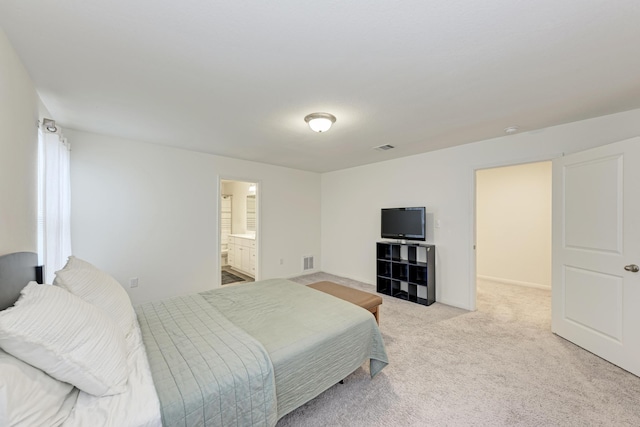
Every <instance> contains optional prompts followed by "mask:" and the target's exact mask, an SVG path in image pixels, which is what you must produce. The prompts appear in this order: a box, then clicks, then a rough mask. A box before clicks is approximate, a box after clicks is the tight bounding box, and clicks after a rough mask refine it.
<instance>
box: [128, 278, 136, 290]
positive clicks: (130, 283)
mask: <svg viewBox="0 0 640 427" xmlns="http://www.w3.org/2000/svg"><path fill="white" fill-rule="evenodd" d="M129 287H130V288H137V287H138V278H137V277H132V278H131V279H129Z"/></svg>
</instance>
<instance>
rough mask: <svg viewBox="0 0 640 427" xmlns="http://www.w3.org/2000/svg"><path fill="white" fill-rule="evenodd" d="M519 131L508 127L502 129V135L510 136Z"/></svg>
mask: <svg viewBox="0 0 640 427" xmlns="http://www.w3.org/2000/svg"><path fill="white" fill-rule="evenodd" d="M519 130H520V128H519V127H518V126H509V127H506V128H504V133H506V134H507V135H511V134H513V133H516V132H518V131H519Z"/></svg>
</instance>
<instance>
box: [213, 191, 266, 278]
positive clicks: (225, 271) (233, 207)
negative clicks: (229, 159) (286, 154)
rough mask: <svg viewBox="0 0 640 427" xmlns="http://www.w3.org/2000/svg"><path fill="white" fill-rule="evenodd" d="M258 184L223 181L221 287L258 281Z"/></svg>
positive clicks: (220, 215)
mask: <svg viewBox="0 0 640 427" xmlns="http://www.w3.org/2000/svg"><path fill="white" fill-rule="evenodd" d="M257 201H258V183H256V182H250V181H237V180H229V179H221V180H220V204H219V206H220V209H219V218H220V284H221V285H230V284H238V283H243V282H253V281H255V280H256V278H257V277H258V264H259V263H258V245H257V243H258V242H257V240H258V239H257V236H258V224H259V221H258V216H259V212H258V203H257Z"/></svg>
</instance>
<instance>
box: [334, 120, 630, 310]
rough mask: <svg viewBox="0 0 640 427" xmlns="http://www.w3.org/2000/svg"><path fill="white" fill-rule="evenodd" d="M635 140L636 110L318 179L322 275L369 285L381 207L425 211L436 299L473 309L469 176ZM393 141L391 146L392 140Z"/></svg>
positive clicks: (372, 277) (372, 279) (471, 180)
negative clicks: (431, 223)
mask: <svg viewBox="0 0 640 427" xmlns="http://www.w3.org/2000/svg"><path fill="white" fill-rule="evenodd" d="M637 135H640V110H632V111H627V112H624V113H619V114H614V115H609V116H603V117H598V118H595V119H590V120H584V121H580V122H575V123H570V124H566V125H562V126H555V127H551V128H547V129H543V130H539V131H532V132H524V133H520V134H516V135H510V136H505V137H501V138H496V139H492V140H486V141H481V142H476V143H472V144H467V145H463V146H459V147H454V148H450V149H444V150H438V151H434V152H430V153H424V154H420V155H415V156H411V157H405V158H401V159H395V160H389V161H386V162H381V163H376V164H372V165H366V166H360V167H356V168H351V169H345V170H341V171H336V172H331V173H326V174H323V175H322V270H323V271H326V272H329V273H333V274H339V275H342V276H346V277H350V278H353V279H357V280H361V281H364V282H367V283H370V284H374V283H375V274H376V273H375V269H376V265H375V242H376V241H377V240H379V238H380V208H382V207H392V206H423V205H424V206H426V207H427V211H429V212H431V213H433V215H434V219H435V220H436V221H438V220H439V221H440V223H441V228H437V229H431V230H428V232H429V233H431V235H430V236H429V237H428V240H429V241H430V242H433V243H435V244H436V245H437V252H436V267H437V271H436V276H437V288H436V298H437V300H438V301H440V302H443V303H445V304H450V305H454V306H458V307H462V308H467V309H473V308H475V271H474V270H475V267H474V259H475V256H473V255H472V254H473V252H472V245H473V243H474V230H473V223H474V221H473V211H474V194H475V187H474V175H475V169H480V168H487V167H492V166H499V165H507V164H515V163H525V162H530V161H536V160H547V159H549V158H552V157H554V156H557V155H559V154H560V153H562V152H575V151H580V150H583V149H586V148H590V147H595V146H598V145H603V144H607V143H610V142H615V141H620V140H623V139H626V138H630V137H632V136H637ZM391 142H393V141H391Z"/></svg>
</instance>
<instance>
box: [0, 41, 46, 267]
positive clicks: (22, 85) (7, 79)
mask: <svg viewBox="0 0 640 427" xmlns="http://www.w3.org/2000/svg"><path fill="white" fill-rule="evenodd" d="M39 106H40V105H39V98H38V96H37V94H36V91H35V88H34V85H33V83H32V82H31V79H30V77H29V75H28V74H27V71H26V70H25V68H24V66H23V65H22V62H21V61H20V59H19V58H18V56H17V55H16V53H15V51H14V50H13V47H12V46H11V44H10V43H9V41H8V39H7V37H6V35H5V34H4V32H2V30H0V129H1V130H2V131H1V132H0V255H2V254H6V253H11V252H20V251H29V252H35V251H36V250H37V234H36V232H37V224H36V215H37V184H36V183H37V153H38V128H37V124H36V123H37V120H38V110H39Z"/></svg>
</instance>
